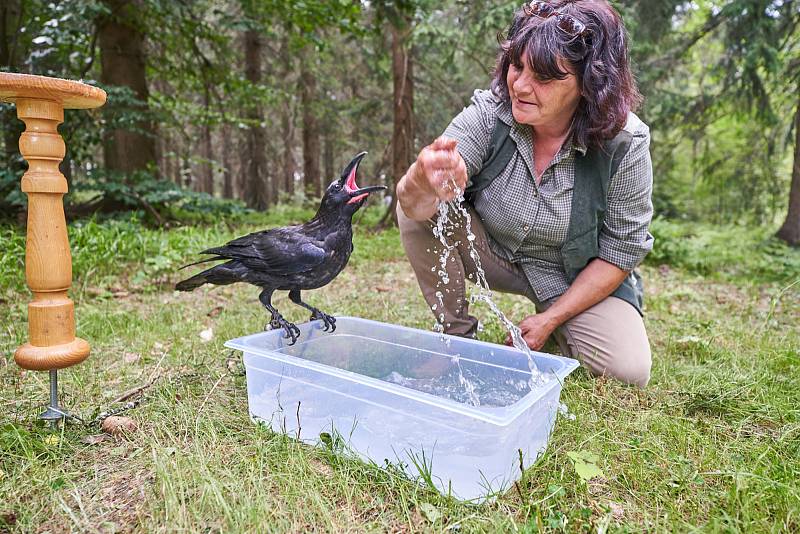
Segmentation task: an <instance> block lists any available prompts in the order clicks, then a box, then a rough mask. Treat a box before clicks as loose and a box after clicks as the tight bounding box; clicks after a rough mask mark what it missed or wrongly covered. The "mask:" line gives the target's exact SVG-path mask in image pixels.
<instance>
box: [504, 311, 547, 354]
mask: <svg viewBox="0 0 800 534" xmlns="http://www.w3.org/2000/svg"><path fill="white" fill-rule="evenodd" d="M556 328H558V324H557V323H556V322H555V321H554V320H552V318H551V317H550V316H549V315H548V314H547V312H542V313H537V314H535V315H529V316H527V317H526V318H525V319H523V320H522V322H520V323H519V329H520V330H521V331H522V339H524V340H525V343H526V344H527V345H528V348H530V349H531V350H541V348H542V347H544V344H545V342H547V338H549V337H550V335H551V334H552V333H553V332H554V331H555V329H556ZM506 345H512V342H511V336H510V335H509V336H508V338H507V339H506Z"/></svg>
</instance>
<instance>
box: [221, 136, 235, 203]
mask: <svg viewBox="0 0 800 534" xmlns="http://www.w3.org/2000/svg"><path fill="white" fill-rule="evenodd" d="M231 135H232V132H231V126H230V124H224V125H223V126H222V196H223V198H236V197H235V195H236V191H234V188H233V185H234V184H233V160H232V159H231V153H232V152H233V148H232V147H231Z"/></svg>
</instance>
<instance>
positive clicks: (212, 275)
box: [175, 261, 241, 291]
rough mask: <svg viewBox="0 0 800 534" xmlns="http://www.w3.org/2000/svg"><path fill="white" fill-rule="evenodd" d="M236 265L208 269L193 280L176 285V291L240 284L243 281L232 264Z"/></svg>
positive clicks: (221, 265)
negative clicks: (212, 285)
mask: <svg viewBox="0 0 800 534" xmlns="http://www.w3.org/2000/svg"><path fill="white" fill-rule="evenodd" d="M234 263H236V262H235V261H229V262H226V263H222V264H220V265H215V266H214V267H211V268H210V269H206V270H205V271H203V272H200V273H197V274H196V275H194V276H192V277H191V278H187V279H186V280H182V281H180V282H178V283H177V284H175V289H177V290H178V291H192V290H193V289H197V288H198V287H200V286H202V285H203V284H214V285H216V286H225V285H228V284H233V283H234V282H239V281H241V279H240V278H239V276H237V274H236V271H235V269H234V268H233V267H234V265H232V264H234Z"/></svg>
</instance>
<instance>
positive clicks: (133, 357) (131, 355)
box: [122, 352, 141, 363]
mask: <svg viewBox="0 0 800 534" xmlns="http://www.w3.org/2000/svg"><path fill="white" fill-rule="evenodd" d="M139 358H141V355H140V354H137V353H135V352H126V353H125V354H123V355H122V361H124V362H125V363H136V362H138V361H139Z"/></svg>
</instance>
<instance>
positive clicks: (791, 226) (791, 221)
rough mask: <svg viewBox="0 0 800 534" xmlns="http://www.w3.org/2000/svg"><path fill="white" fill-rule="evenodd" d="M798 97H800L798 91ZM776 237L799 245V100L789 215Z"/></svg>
mask: <svg viewBox="0 0 800 534" xmlns="http://www.w3.org/2000/svg"><path fill="white" fill-rule="evenodd" d="M798 89H800V87H798ZM798 96H799V97H800V91H798ZM778 237H779V238H780V239H783V240H784V241H786V242H787V243H789V244H790V245H793V246H799V245H800V98H798V100H797V111H796V112H795V115H794V166H793V167H792V185H791V188H790V189H789V213H788V214H787V215H786V222H784V223H783V226H781V229H780V230H778Z"/></svg>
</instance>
